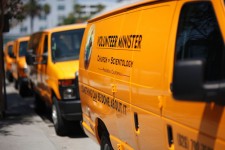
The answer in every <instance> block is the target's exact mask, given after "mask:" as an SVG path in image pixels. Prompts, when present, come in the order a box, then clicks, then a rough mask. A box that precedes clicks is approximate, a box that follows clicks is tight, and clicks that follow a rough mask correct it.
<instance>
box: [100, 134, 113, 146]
mask: <svg viewBox="0 0 225 150" xmlns="http://www.w3.org/2000/svg"><path fill="white" fill-rule="evenodd" d="M101 150H113V148H112V145H111V143H110V140H109V136H107V134H104V133H103V134H102V137H101Z"/></svg>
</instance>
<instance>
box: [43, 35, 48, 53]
mask: <svg viewBox="0 0 225 150" xmlns="http://www.w3.org/2000/svg"><path fill="white" fill-rule="evenodd" d="M47 52H48V36H47V35H46V36H45V40H44V52H43V53H47Z"/></svg>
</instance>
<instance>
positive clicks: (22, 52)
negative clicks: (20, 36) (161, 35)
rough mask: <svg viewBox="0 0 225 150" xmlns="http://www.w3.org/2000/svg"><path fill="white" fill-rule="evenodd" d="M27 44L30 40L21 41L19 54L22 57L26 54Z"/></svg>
mask: <svg viewBox="0 0 225 150" xmlns="http://www.w3.org/2000/svg"><path fill="white" fill-rule="evenodd" d="M27 45H28V41H24V42H20V47H19V56H20V57H21V56H25V55H26V51H27Z"/></svg>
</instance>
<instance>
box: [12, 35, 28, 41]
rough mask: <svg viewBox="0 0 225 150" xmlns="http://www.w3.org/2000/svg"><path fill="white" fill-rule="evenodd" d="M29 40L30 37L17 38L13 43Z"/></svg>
mask: <svg viewBox="0 0 225 150" xmlns="http://www.w3.org/2000/svg"><path fill="white" fill-rule="evenodd" d="M29 39H30V36H23V37H19V38H17V39H16V40H15V41H19V42H21V41H28V40H29Z"/></svg>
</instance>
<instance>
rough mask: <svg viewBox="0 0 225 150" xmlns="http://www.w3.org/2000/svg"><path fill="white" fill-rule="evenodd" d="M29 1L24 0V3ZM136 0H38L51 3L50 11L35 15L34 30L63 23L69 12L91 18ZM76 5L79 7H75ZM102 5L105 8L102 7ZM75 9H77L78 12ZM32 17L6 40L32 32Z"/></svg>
mask: <svg viewBox="0 0 225 150" xmlns="http://www.w3.org/2000/svg"><path fill="white" fill-rule="evenodd" d="M28 1H29V0H23V2H24V4H25V3H27V2H28ZM136 1H138V0H37V2H38V3H39V4H40V5H44V4H48V5H49V6H50V13H49V14H48V15H45V14H41V15H39V16H36V17H34V23H33V24H34V26H33V32H37V31H40V30H44V29H47V28H52V27H55V26H58V25H61V24H63V21H64V19H65V18H66V17H68V15H69V14H72V15H78V16H79V17H86V18H90V17H92V16H96V15H99V14H100V13H103V12H106V11H110V10H112V9H114V8H118V7H121V6H124V5H126V4H130V3H133V2H136ZM75 5H77V6H78V8H75V7H76V6H75ZM102 6H104V8H101V7H102ZM74 9H77V10H76V12H74ZM30 19H31V18H30V17H29V16H28V17H26V18H25V19H24V20H23V21H22V22H19V23H18V24H17V25H16V26H14V27H12V28H11V29H10V32H9V33H7V34H4V42H7V41H10V40H13V39H15V38H17V37H20V36H25V35H29V34H31V27H30V26H31V25H30ZM82 21H83V20H82Z"/></svg>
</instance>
